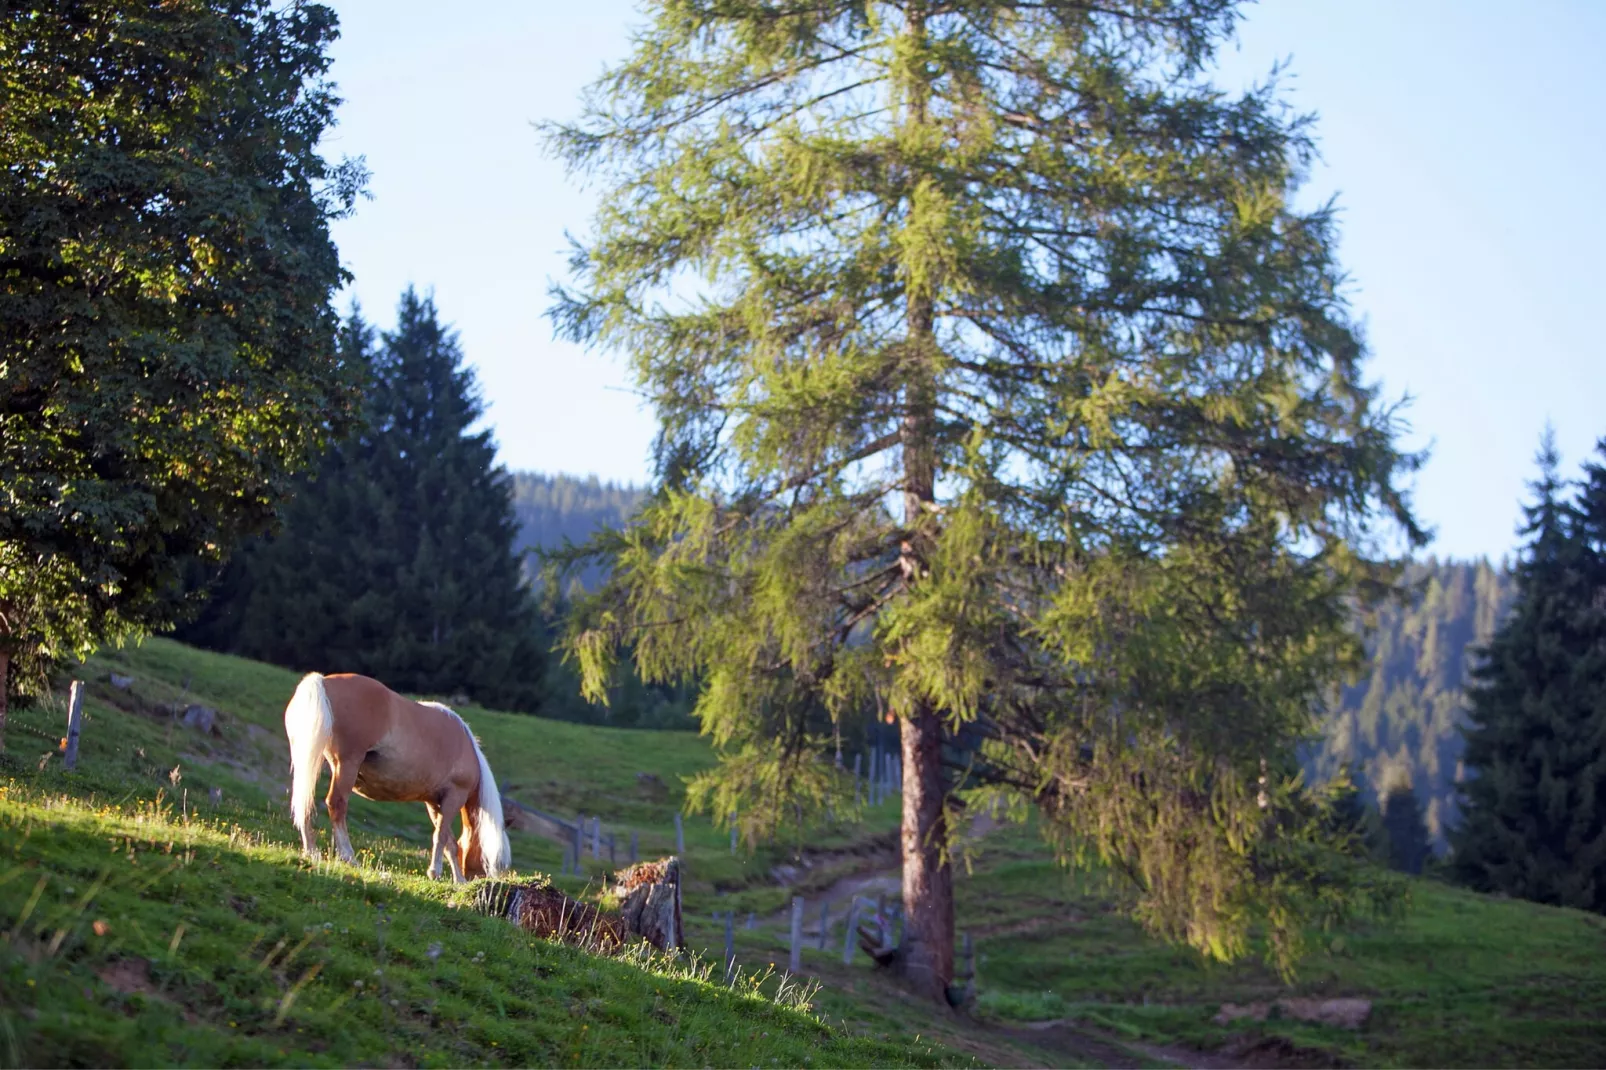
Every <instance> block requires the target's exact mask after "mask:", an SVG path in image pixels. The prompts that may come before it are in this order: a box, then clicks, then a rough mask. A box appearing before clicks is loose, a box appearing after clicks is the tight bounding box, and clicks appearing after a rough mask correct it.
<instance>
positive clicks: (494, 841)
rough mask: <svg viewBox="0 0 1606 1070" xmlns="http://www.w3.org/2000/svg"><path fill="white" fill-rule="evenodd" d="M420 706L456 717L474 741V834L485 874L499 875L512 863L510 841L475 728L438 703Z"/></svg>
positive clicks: (488, 765) (498, 798)
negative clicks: (476, 783)
mask: <svg viewBox="0 0 1606 1070" xmlns="http://www.w3.org/2000/svg"><path fill="white" fill-rule="evenodd" d="M423 705H425V706H434V707H435V708H436V709H437V710H440V711H442V712H443V713H449V714H451V715H452V716H453V717H455V718H456V719H457V723H458V724H460V725H462V726H463V731H465V732H467V733H468V741H469V742H470V743H472V744H474V757H476V758H478V759H479V760H480V808H479V812H478V813H476V814H475V815H474V835H475V837H476V838H477V839H478V840H479V841H480V857H481V858H483V859H484V861H485V875H486V876H487V877H499V876H501V875H502V874H503V873H504V872H506V871H507V870H509V869H511V868H512V866H513V844H512V842H511V841H509V840H508V838H507V823H506V822H505V821H504V820H503V818H502V793H501V792H500V791H499V790H497V787H496V777H495V776H493V775H492V774H491V763H490V762H488V761H486V760H485V752H484V751H482V750H480V741H479V740H478V739H476V738H474V730H473V729H472V728H470V727H469V726H468V722H467V721H465V720H463V718H462V715H461V714H459V713H458V712H457V711H456V710H454V709H452V708H450V707H448V706H443V705H441V704H440V703H439V702H425V703H423Z"/></svg>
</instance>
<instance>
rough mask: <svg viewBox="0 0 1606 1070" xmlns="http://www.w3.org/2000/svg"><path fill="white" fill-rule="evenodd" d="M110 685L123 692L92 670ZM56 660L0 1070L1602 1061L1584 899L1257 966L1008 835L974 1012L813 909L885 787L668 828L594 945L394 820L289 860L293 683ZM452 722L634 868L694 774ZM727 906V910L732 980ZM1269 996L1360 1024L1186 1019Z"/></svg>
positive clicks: (14, 727) (684, 747) (9, 877)
mask: <svg viewBox="0 0 1606 1070" xmlns="http://www.w3.org/2000/svg"><path fill="white" fill-rule="evenodd" d="M113 672H116V673H119V674H123V675H127V676H131V677H133V680H134V682H133V684H132V685H131V686H129V687H127V688H126V689H120V688H116V687H113V686H112V684H111V683H110V679H109V678H110V674H111V673H113ZM78 675H79V677H80V678H81V679H84V680H85V681H86V682H87V685H88V700H87V703H86V720H85V725H84V732H83V739H82V744H81V756H80V762H79V767H78V769H77V770H76V771H73V772H71V773H69V772H65V771H64V770H62V768H61V759H60V756H59V754H58V753H57V743H58V741H59V739H60V736H61V734H62V732H63V730H64V729H63V726H64V723H65V711H64V704H63V702H62V701H61V700H60V698H59V697H58V698H57V699H55V700H52V701H48V702H45V703H41V704H38V705H35V706H32V707H29V708H26V709H21V710H13V712H12V716H11V723H10V728H9V732H8V736H7V747H8V750H7V752H6V754H5V755H4V758H3V759H0V761H3V763H4V764H3V766H0V995H3V997H4V998H3V999H0V1061H3V1062H4V1063H5V1064H7V1065H12V1066H37V1065H63V1064H75V1065H78V1064H90V1065H110V1064H153V1063H175V1064H188V1065H215V1066H230V1065H291V1064H294V1065H304V1064H313V1065H352V1064H363V1065H370V1064H387V1065H503V1064H505V1065H528V1064H538V1065H586V1066H615V1065H662V1066H678V1065H696V1066H702V1065H711V1066H735V1065H742V1066H771V1065H774V1066H954V1065H961V1066H963V1065H979V1064H988V1065H1010V1066H1015V1065H1053V1066H1060V1065H1086V1066H1093V1065H1127V1066H1142V1065H1156V1066H1163V1065H1172V1064H1184V1065H1189V1064H1191V1065H1300V1066H1309V1065H1364V1066H1445V1065H1478V1066H1517V1065H1521V1066H1537V1065H1544V1066H1584V1065H1603V1064H1606V1030H1603V1029H1601V1028H1600V1026H1599V1022H1600V1021H1602V1020H1606V919H1603V918H1600V917H1596V916H1593V915H1587V914H1582V913H1579V912H1575V911H1567V910H1557V909H1551V908H1547V907H1541V906H1536V905H1533V904H1528V903H1522V902H1516V901H1500V900H1496V899H1492V898H1489V897H1484V896H1478V895H1473V894H1470V893H1467V892H1463V891H1460V890H1458V889H1453V888H1450V887H1447V886H1445V885H1442V884H1439V883H1436V882H1433V881H1429V880H1421V881H1414V882H1412V887H1411V896H1410V900H1409V903H1408V905H1407V907H1406V910H1405V914H1404V917H1403V918H1402V919H1400V920H1398V921H1395V922H1391V923H1381V922H1374V923H1366V924H1357V925H1354V926H1351V927H1350V928H1348V929H1346V930H1344V931H1341V932H1332V933H1323V934H1319V935H1318V936H1317V938H1316V939H1315V940H1314V941H1313V944H1314V946H1315V947H1316V950H1315V952H1314V953H1313V954H1312V955H1311V956H1310V957H1309V958H1308V959H1307V960H1306V961H1305V962H1304V963H1303V965H1302V967H1301V969H1300V972H1299V976H1298V978H1297V980H1296V981H1295V982H1294V983H1293V984H1292V985H1291V986H1289V985H1285V984H1284V983H1282V982H1281V981H1280V980H1279V979H1278V978H1277V977H1276V975H1275V974H1274V973H1272V972H1271V971H1270V970H1268V969H1266V968H1265V967H1263V966H1261V965H1259V964H1257V963H1253V962H1248V963H1240V964H1236V965H1233V966H1221V965H1217V964H1211V963H1207V962H1204V961H1202V960H1201V959H1200V958H1199V957H1198V956H1197V955H1195V954H1193V953H1192V952H1189V951H1187V950H1184V949H1178V948H1174V947H1170V946H1167V945H1164V944H1162V943H1159V942H1157V941H1155V940H1153V939H1151V938H1150V937H1148V936H1147V935H1146V934H1144V933H1143V932H1142V930H1141V929H1139V928H1138V927H1137V926H1136V925H1134V924H1133V923H1132V922H1130V921H1128V920H1127V919H1125V918H1124V917H1123V915H1122V914H1121V912H1120V909H1119V906H1120V901H1119V894H1118V889H1115V888H1113V887H1110V886H1109V885H1107V884H1106V883H1104V882H1103V881H1102V880H1100V879H1099V878H1098V876H1097V875H1096V874H1075V873H1070V872H1067V871H1066V870H1064V869H1062V868H1060V867H1059V866H1058V865H1056V864H1055V863H1054V862H1053V860H1052V859H1051V858H1050V857H1049V856H1048V854H1047V852H1046V850H1045V849H1044V848H1043V847H1042V845H1041V844H1040V843H1039V842H1038V841H1037V839H1036V837H1035V835H1034V834H1033V832H1032V831H1031V830H1030V829H1028V828H1020V827H1007V828H1003V829H998V830H994V831H991V832H989V833H987V834H986V835H984V836H980V837H978V838H976V839H975V840H973V842H972V843H971V855H972V857H971V860H970V861H971V864H970V867H969V868H968V869H961V873H960V876H959V879H958V881H957V884H958V894H959V904H958V928H959V929H960V930H961V931H962V932H967V933H969V934H970V936H971V937H972V939H973V941H974V944H975V948H976V959H977V971H976V972H977V981H976V992H977V998H976V1001H975V1004H974V1006H973V1007H972V1008H971V1009H970V1011H969V1012H968V1013H965V1014H953V1013H949V1012H947V1011H943V1010H938V1009H937V1008H934V1007H931V1006H929V1005H927V1004H925V1003H924V1002H922V1001H919V1000H915V999H913V998H911V997H910V996H908V994H907V993H905V992H903V991H902V990H901V989H900V988H899V986H898V985H897V984H896V983H895V982H894V981H893V980H892V979H890V978H889V977H887V976H886V975H885V974H883V973H881V972H878V971H876V970H874V969H873V968H872V967H871V966H870V964H869V962H868V959H867V958H865V957H864V956H862V955H857V956H855V958H854V961H853V963H852V964H851V965H848V966H844V965H843V963H842V955H841V951H842V939H843V930H842V925H841V917H842V913H843V908H844V905H845V898H844V897H845V896H846V895H847V894H848V892H849V891H852V890H857V889H858V888H859V887H860V886H861V885H862V886H863V887H864V888H865V889H866V891H867V894H873V891H872V890H873V889H883V890H884V889H885V888H886V887H887V878H888V877H889V876H890V875H891V874H892V873H894V872H895V869H894V867H895V860H894V858H893V856H892V853H891V852H892V845H893V843H894V839H893V836H892V834H893V831H894V829H895V826H896V819H897V804H896V802H895V801H894V802H888V803H886V804H884V805H883V806H881V807H879V808H876V809H875V810H873V811H865V812H863V813H861V814H859V815H842V818H843V819H842V820H841V821H840V822H838V823H836V824H834V825H832V826H831V827H827V828H817V829H810V830H808V831H807V832H806V833H805V834H802V835H799V836H798V837H796V838H794V839H791V840H788V841H787V842H783V843H776V844H766V845H760V846H759V847H758V848H756V849H754V850H752V851H749V850H748V849H747V848H745V847H743V848H742V849H740V850H738V851H737V852H735V853H732V852H731V850H730V841H729V836H728V833H727V832H726V831H725V830H724V829H721V828H716V827H714V826H712V825H711V824H710V823H709V821H708V820H707V819H706V818H704V817H699V816H691V815H689V816H687V817H686V818H685V819H684V827H685V834H686V840H687V844H686V848H687V850H686V854H685V863H686V874H687V886H686V899H685V918H686V923H687V931H688V937H689V942H690V943H691V944H692V945H693V948H692V953H691V954H687V955H680V956H676V957H673V958H668V957H665V956H661V955H654V956H648V955H635V956H625V957H621V958H605V957H600V956H596V955H592V954H590V953H588V952H587V951H585V950H584V949H582V948H578V947H574V946H569V945H564V944H559V943H555V942H550V941H546V940H542V939H537V938H533V937H530V936H528V935H526V934H524V933H521V932H519V931H517V930H514V929H512V928H511V927H509V926H508V925H506V924H505V923H504V922H502V921H500V920H497V919H491V918H486V917H483V916H481V915H479V914H477V913H475V912H474V911H473V910H472V909H470V908H469V900H470V897H471V893H472V889H456V888H453V887H452V886H451V885H449V884H448V883H446V882H444V881H439V882H431V881H428V880H426V879H424V877H423V868H424V865H425V862H426V858H427V855H426V848H425V844H426V840H427V832H428V821H427V819H426V817H425V815H424V812H423V809H422V807H412V806H399V805H393V804H375V803H369V802H366V801H364V800H360V799H354V800H353V808H352V828H353V834H354V838H355V839H356V841H357V846H358V848H359V851H360V852H361V856H362V857H361V862H362V864H361V865H360V866H357V867H350V866H345V865H342V864H339V863H334V862H323V863H317V864H312V863H308V862H306V861H304V860H302V859H301V858H299V857H298V855H297V854H296V852H295V851H294V850H293V848H292V840H293V837H294V833H293V830H292V829H291V827H290V824H289V820H288V817H287V815H286V813H285V801H284V799H285V796H284V789H285V785H286V783H287V770H286V758H285V747H284V742H283V735H282V729H281V727H280V718H281V716H282V711H283V705H284V702H285V701H286V699H287V698H288V696H289V694H290V692H291V690H292V689H293V687H294V684H295V680H296V675H295V674H293V673H290V672H287V671H284V670H281V669H276V668H272V667H269V666H264V665H260V664H257V663H254V662H249V661H244V660H241V659H238V658H230V657H224V656H219V655H213V654H207V653H202V652H199V651H195V650H192V649H189V648H186V647H183V646H181V645H179V644H176V643H173V642H169V641H165V640H151V641H149V642H147V643H145V644H144V645H142V646H139V647H132V648H126V649H123V650H112V651H107V652H105V653H104V654H102V655H99V656H97V657H95V658H93V659H91V661H90V662H89V663H88V664H87V665H85V666H83V667H82V668H81V669H80V670H79V674H78ZM191 702H196V703H202V704H205V705H207V706H210V707H213V708H215V709H216V710H217V711H218V719H217V727H216V731H215V732H214V733H212V734H202V733H200V732H198V731H196V730H195V729H193V728H189V727H186V726H185V725H183V724H182V723H180V722H179V720H178V719H177V718H176V717H175V716H174V712H173V711H174V709H175V708H178V709H182V707H183V706H184V705H185V704H187V703H191ZM460 712H462V713H463V714H464V716H465V718H466V719H467V720H468V721H469V723H470V724H471V725H472V726H473V728H474V730H475V731H476V732H477V733H478V734H479V735H480V737H481V739H482V740H483V742H484V744H485V750H486V753H487V756H488V757H489V758H490V761H491V763H492V766H493V768H494V769H495V771H496V773H497V776H498V779H499V781H500V783H501V785H502V787H503V789H504V791H505V792H506V793H507V794H508V795H510V796H512V797H513V798H515V799H517V800H518V801H520V802H522V803H524V804H525V805H527V806H533V807H538V808H540V809H543V810H546V811H548V812H553V813H557V814H559V815H561V816H564V817H569V818H572V817H573V816H575V815H576V814H582V813H583V814H587V815H591V814H596V815H600V816H601V818H602V821H603V827H604V830H605V831H612V832H614V833H615V834H616V835H617V836H618V837H619V839H618V842H619V843H620V844H621V850H622V849H623V846H622V845H623V844H625V843H627V842H628V840H629V836H630V834H631V833H632V832H634V833H635V834H636V835H637V837H638V840H639V843H640V845H641V852H642V854H643V856H645V857H656V856H659V855H662V854H665V853H668V852H670V851H672V850H673V849H674V831H673V820H674V815H675V813H676V812H677V811H678V809H679V807H680V806H681V803H682V801H683V797H684V780H683V778H685V777H687V776H689V775H691V774H693V773H695V772H696V771H697V770H698V769H700V768H703V767H705V766H706V765H707V764H708V763H709V762H711V761H712V755H711V753H710V751H709V749H708V747H707V744H706V742H705V741H704V740H703V739H701V738H700V737H698V736H695V735H692V734H688V733H667V732H647V731H635V730H623V729H611V728H606V727H601V728H599V727H588V726H581V725H574V724H570V723H565V722H557V721H547V720H542V719H539V718H532V717H524V716H517V715H510V714H503V713H497V712H493V711H488V710H482V709H478V708H475V707H472V706H470V707H465V708H463V709H462V710H461V711H460ZM214 788H216V789H220V790H221V792H222V799H221V803H220V804H217V805H214V803H213V801H212V789H214ZM323 827H324V835H325V836H326V837H327V823H326V821H325V822H324V823H323ZM561 859H562V848H561V847H560V846H559V845H558V844H556V843H554V842H550V841H547V840H544V839H540V838H536V837H533V836H529V835H525V834H523V833H514V863H515V867H516V869H517V870H518V872H519V873H520V874H521V875H522V876H525V877H534V876H537V875H545V876H549V877H550V878H551V879H552V880H553V881H554V883H557V884H558V885H559V886H561V887H563V888H564V889H565V890H567V891H569V892H571V893H572V894H578V895H587V894H594V893H595V892H596V891H598V890H599V889H600V885H601V878H602V876H603V874H604V873H605V871H606V870H607V868H608V867H607V865H606V860H605V859H604V860H594V859H592V858H590V857H589V856H588V857H586V858H585V859H584V860H583V865H584V867H585V872H584V873H583V874H582V875H579V876H561V875H559V874H558V871H559V868H560V863H561ZM623 861H624V859H623V857H621V858H620V863H621V864H623ZM783 865H784V866H790V867H791V869H789V870H785V871H780V872H777V867H780V866H783ZM783 876H784V877H785V879H786V880H787V882H788V883H787V884H783V883H782V882H781V880H780V879H778V878H780V877H783ZM878 878H879V879H880V881H881V883H880V884H875V883H873V882H874V881H875V880H877V879H878ZM866 882H871V883H866ZM893 886H894V887H895V882H894V884H893ZM793 894H800V895H803V896H804V897H805V899H806V900H807V902H808V904H809V914H808V917H809V920H810V923H811V925H812V924H813V923H814V918H815V911H816V910H817V909H818V907H817V905H816V904H817V903H818V902H820V900H821V899H822V898H824V899H827V900H830V901H831V907H832V909H833V910H834V911H835V913H834V915H833V920H834V925H833V926H832V927H831V928H830V929H829V930H828V936H829V941H828V946H827V947H826V949H824V950H820V949H819V947H818V946H817V937H816V936H815V935H813V933H812V932H811V934H810V935H809V936H808V938H807V941H806V942H807V945H808V946H807V948H806V950H805V951H804V955H803V966H804V970H803V974H804V976H802V977H800V978H787V977H784V976H783V974H784V968H785V965H786V934H787V927H786V910H785V908H786V906H787V904H788V903H789V902H790V898H791V896H792V895H793ZM724 911H730V912H732V913H733V914H734V915H735V916H736V917H737V918H738V919H739V924H738V925H737V931H736V941H735V943H736V953H737V960H738V963H739V965H740V967H741V970H740V974H739V976H738V977H737V978H736V980H735V981H734V982H733V983H732V984H729V985H727V984H725V983H723V980H724V979H723V971H722V969H721V968H720V967H719V963H718V960H719V959H720V957H721V955H722V949H723V933H724V924H723V922H722V921H720V920H717V919H716V914H718V913H720V912H724ZM749 916H751V917H752V919H753V927H752V928H748V927H747V918H748V917H749ZM814 932H817V929H816V930H814ZM1287 996H1305V997H1316V998H1327V997H1355V998H1363V999H1367V1000H1370V1001H1371V1004H1372V1011H1371V1014H1370V1016H1369V1018H1368V1019H1367V1021H1366V1022H1365V1023H1364V1024H1363V1025H1362V1026H1361V1028H1359V1029H1357V1030H1348V1029H1343V1028H1339V1027H1336V1026H1322V1025H1314V1024H1310V1023H1307V1022H1302V1021H1296V1020H1292V1019H1288V1018H1283V1017H1280V1016H1279V1015H1278V1014H1277V1013H1276V1012H1275V1011H1273V1013H1271V1014H1270V1015H1269V1016H1268V1017H1267V1018H1266V1020H1265V1021H1259V1022H1257V1021H1253V1020H1238V1021H1235V1022H1232V1023H1230V1024H1227V1025H1218V1024H1216V1022H1215V1021H1214V1020H1213V1019H1214V1018H1215V1017H1216V1015H1217V1013H1218V1011H1219V1010H1220V1009H1221V1006H1222V1005H1223V1004H1224V1003H1238V1004H1246V1003H1251V1002H1255V1001H1262V1002H1268V1003H1269V1002H1274V1001H1275V1000H1277V999H1278V998H1282V997H1287Z"/></svg>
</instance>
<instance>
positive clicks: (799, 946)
mask: <svg viewBox="0 0 1606 1070" xmlns="http://www.w3.org/2000/svg"><path fill="white" fill-rule="evenodd" d="M791 947H792V954H791V957H790V958H789V959H787V962H786V968H787V969H788V970H789V971H790V972H791V973H793V974H799V973H802V972H803V897H802V896H801V895H794V896H793V897H792V945H791Z"/></svg>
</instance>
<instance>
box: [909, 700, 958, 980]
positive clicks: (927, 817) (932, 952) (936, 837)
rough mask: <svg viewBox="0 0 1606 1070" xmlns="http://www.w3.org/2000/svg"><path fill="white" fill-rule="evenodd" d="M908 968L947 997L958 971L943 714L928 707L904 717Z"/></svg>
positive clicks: (914, 978) (917, 978) (913, 976)
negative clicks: (944, 770)
mask: <svg viewBox="0 0 1606 1070" xmlns="http://www.w3.org/2000/svg"><path fill="white" fill-rule="evenodd" d="M901 725H902V729H903V732H902V735H903V765H904V780H903V908H904V911H905V913H906V919H905V922H904V929H903V949H904V953H903V964H902V965H903V972H904V976H905V977H907V978H908V979H909V980H910V981H911V982H913V983H914V985H915V986H916V987H917V988H918V989H919V991H920V992H921V993H922V994H924V995H926V996H928V997H930V998H931V999H933V1000H936V1001H937V1002H939V1003H943V1002H946V1000H947V996H948V985H949V983H950V982H951V981H952V980H953V977H954V874H953V869H952V867H951V866H950V865H949V864H948V861H947V859H946V858H945V857H944V855H945V854H946V849H947V832H948V820H947V814H946V811H945V809H944V796H945V795H946V794H947V785H946V784H945V783H944V782H943V771H942V718H941V717H939V716H938V715H937V714H936V712H934V711H933V710H931V709H928V708H922V709H920V710H919V711H918V712H917V713H915V714H913V715H911V716H908V717H905V718H903V720H902V722H901Z"/></svg>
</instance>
